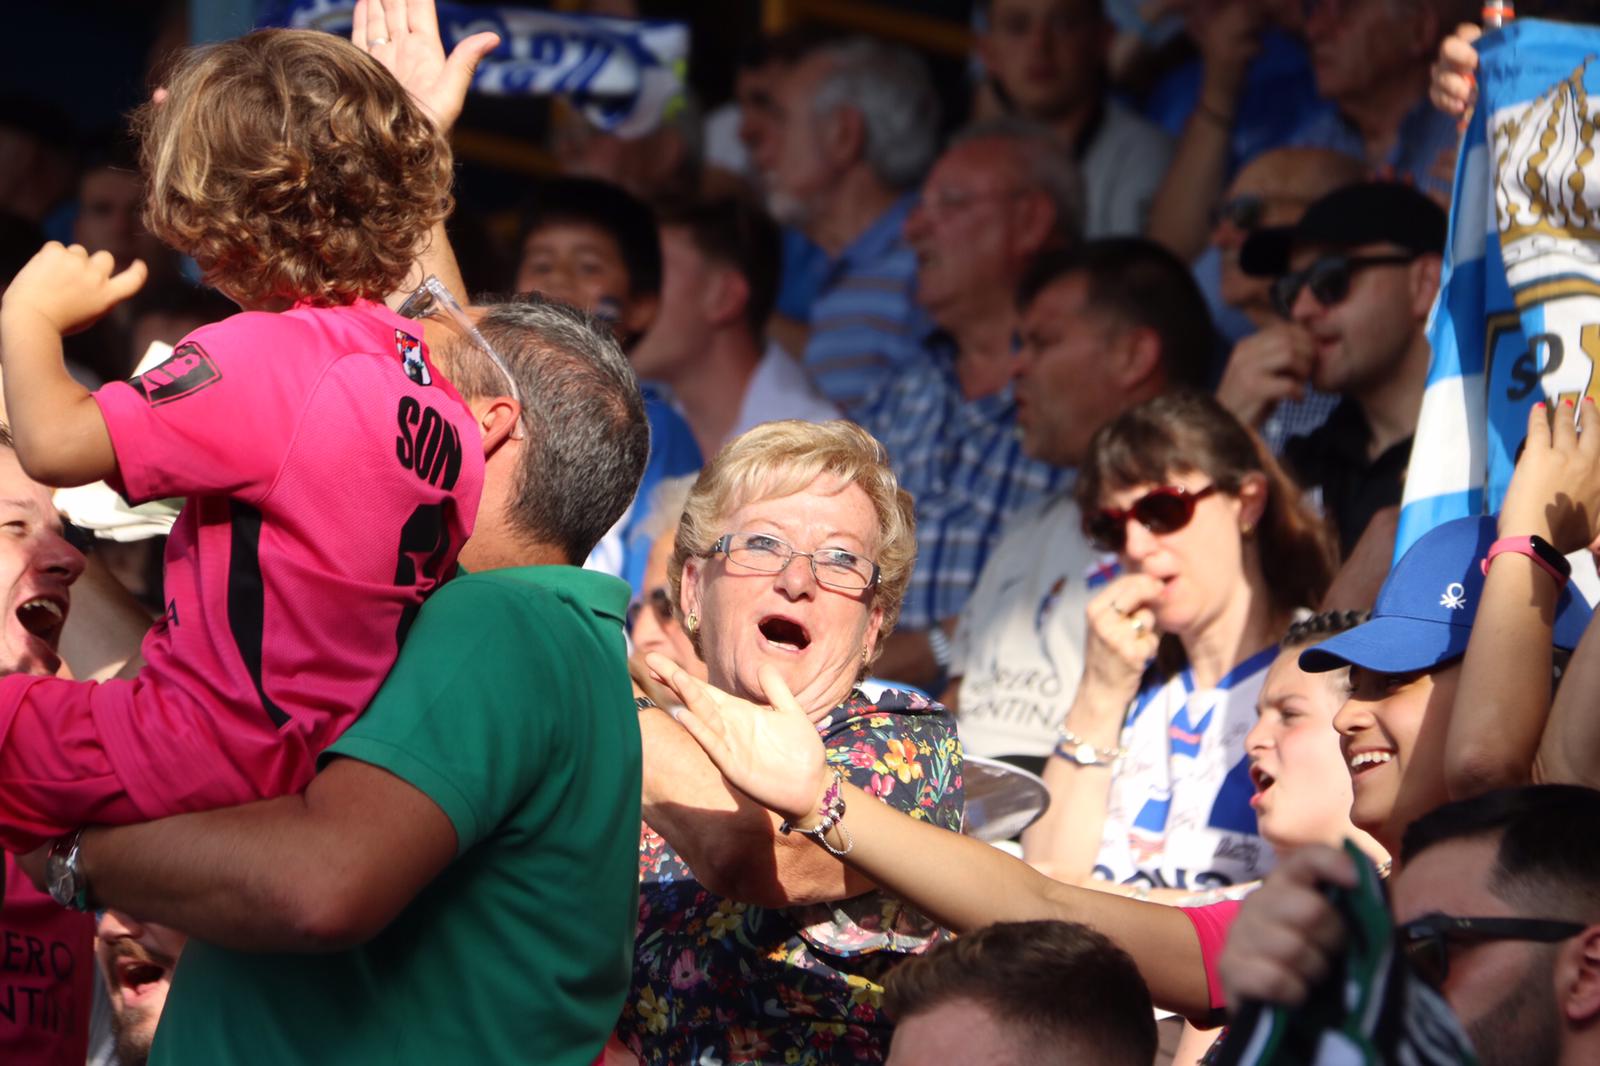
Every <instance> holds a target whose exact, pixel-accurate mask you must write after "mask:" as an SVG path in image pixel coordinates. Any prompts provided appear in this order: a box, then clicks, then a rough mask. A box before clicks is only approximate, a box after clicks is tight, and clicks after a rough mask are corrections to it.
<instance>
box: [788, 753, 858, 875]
mask: <svg viewBox="0 0 1600 1066" xmlns="http://www.w3.org/2000/svg"><path fill="white" fill-rule="evenodd" d="M843 786H844V774H842V773H840V772H839V770H838V769H837V768H835V769H834V771H833V783H832V784H830V785H829V786H828V789H827V791H826V792H824V793H823V794H822V805H821V806H820V807H818V808H817V815H818V816H819V817H820V818H821V819H822V820H821V821H819V822H818V823H817V824H816V825H815V826H813V827H811V828H810V829H801V828H800V827H799V826H794V825H790V824H789V821H788V819H784V821H783V822H781V823H780V824H779V825H778V832H780V833H782V834H784V835H785V836H787V835H789V834H790V833H800V834H802V835H804V836H808V837H811V838H812V839H814V840H815V841H816V842H817V843H818V844H821V845H822V846H823V847H824V848H827V849H828V853H829V854H831V855H836V856H844V855H848V854H850V849H851V848H854V847H855V846H856V842H855V841H854V840H853V839H851V837H850V830H848V829H846V828H845V827H844V826H843V825H840V824H839V823H841V822H842V821H844V794H843ZM834 826H838V827H839V836H840V837H841V838H843V840H844V848H843V849H842V850H841V849H839V848H836V847H834V846H833V845H832V844H830V843H828V830H830V829H832V828H833V827H834Z"/></svg>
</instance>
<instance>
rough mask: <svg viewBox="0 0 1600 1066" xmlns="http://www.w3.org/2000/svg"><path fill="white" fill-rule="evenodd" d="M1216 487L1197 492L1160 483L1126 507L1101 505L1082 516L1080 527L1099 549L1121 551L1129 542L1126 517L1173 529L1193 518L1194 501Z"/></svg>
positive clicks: (1165, 530)
mask: <svg viewBox="0 0 1600 1066" xmlns="http://www.w3.org/2000/svg"><path fill="white" fill-rule="evenodd" d="M1216 491H1217V487H1216V486H1215V485H1207V486H1206V487H1205V488H1203V489H1201V490H1200V491H1199V492H1190V491H1189V490H1188V489H1185V488H1180V487H1179V486H1177V485H1163V486H1161V487H1160V488H1159V489H1151V490H1150V491H1149V492H1147V493H1145V494H1144V495H1143V496H1140V497H1139V498H1138V499H1137V500H1134V501H1133V506H1131V507H1129V508H1128V509H1127V510H1126V511H1123V510H1119V509H1118V508H1115V507H1102V508H1100V510H1098V511H1096V512H1095V513H1094V514H1092V515H1090V516H1089V517H1088V518H1086V519H1084V523H1083V531H1084V532H1085V533H1086V534H1088V536H1089V540H1090V542H1091V543H1092V544H1094V546H1095V547H1096V548H1098V549H1099V550H1101V551H1103V552H1120V551H1121V550H1122V549H1123V547H1125V546H1126V545H1127V543H1128V519H1130V518H1131V519H1134V520H1136V521H1137V522H1138V523H1139V524H1140V525H1141V526H1143V527H1144V528H1146V529H1148V530H1149V531H1150V532H1152V533H1176V532H1177V531H1178V530H1180V529H1182V528H1183V527H1184V526H1186V525H1188V524H1189V522H1190V520H1191V519H1193V518H1194V508H1195V505H1196V504H1198V503H1199V502H1200V501H1201V500H1203V499H1205V498H1206V497H1207V496H1209V495H1211V494H1212V493H1213V492H1216Z"/></svg>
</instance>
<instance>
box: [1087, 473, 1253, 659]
mask: <svg viewBox="0 0 1600 1066" xmlns="http://www.w3.org/2000/svg"><path fill="white" fill-rule="evenodd" d="M1162 484H1166V485H1172V486H1175V487H1178V488H1182V489H1185V490H1187V491H1188V492H1190V493H1199V492H1200V491H1201V490H1202V489H1205V488H1207V487H1208V486H1210V485H1211V484H1212V482H1211V479H1210V478H1209V477H1208V476H1207V475H1205V474H1202V473H1199V472H1197V471H1186V472H1183V473H1173V474H1171V475H1169V476H1168V477H1167V479H1166V480H1165V482H1163V483H1162ZM1159 487H1160V485H1159V484H1156V483H1149V484H1142V485H1134V486H1131V487H1129V488H1124V489H1118V490H1116V491H1114V492H1112V493H1111V494H1110V495H1109V496H1102V498H1101V500H1100V505H1101V506H1102V507H1107V508H1115V509H1118V510H1126V509H1128V508H1129V507H1131V506H1132V505H1133V503H1134V502H1135V501H1136V500H1138V499H1139V498H1140V497H1142V496H1144V495H1146V494H1147V493H1149V492H1150V491H1151V490H1152V489H1156V488H1159ZM1266 491H1267V490H1266V481H1265V478H1263V477H1262V476H1261V475H1259V474H1257V475H1252V476H1249V477H1247V478H1246V479H1245V482H1244V484H1242V485H1241V486H1240V489H1239V492H1238V493H1237V494H1230V493H1225V492H1213V493H1210V494H1208V495H1207V496H1206V497H1205V498H1204V499H1201V500H1199V501H1197V502H1196V503H1195V507H1194V514H1193V517H1192V518H1191V519H1190V520H1189V522H1188V523H1187V524H1186V525H1184V526H1183V528H1181V529H1177V530H1174V531H1172V532H1171V533H1152V532H1150V531H1149V530H1148V529H1146V528H1145V527H1144V526H1143V525H1141V524H1140V523H1139V522H1137V521H1132V520H1130V521H1129V522H1128V523H1127V538H1128V540H1127V544H1126V545H1125V546H1124V548H1123V551H1122V563H1123V566H1124V567H1125V568H1126V569H1128V570H1129V571H1132V572H1137V573H1142V574H1148V575H1149V576H1151V577H1153V578H1156V579H1157V580H1158V581H1160V582H1161V592H1160V593H1159V594H1158V595H1157V597H1156V599H1155V600H1154V601H1152V602H1151V603H1149V604H1148V605H1147V606H1149V608H1150V610H1151V611H1152V612H1153V613H1154V614H1155V618H1156V626H1157V627H1158V628H1159V629H1160V630H1161V631H1162V632H1164V633H1173V634H1176V635H1177V636H1180V637H1184V636H1192V635H1196V634H1199V633H1201V632H1204V631H1205V629H1206V627H1208V626H1209V625H1210V624H1211V623H1213V622H1215V621H1216V620H1217V619H1218V618H1220V617H1221V616H1223V615H1224V614H1225V613H1227V612H1228V611H1229V609H1230V608H1236V607H1238V606H1239V605H1240V602H1241V600H1247V599H1248V598H1249V597H1250V595H1251V589H1250V585H1249V582H1248V579H1247V575H1246V568H1245V552H1246V550H1247V549H1246V545H1245V539H1244V535H1243V533H1242V532H1241V529H1242V528H1243V526H1244V525H1245V524H1252V525H1253V524H1254V523H1255V522H1256V521H1258V520H1259V518H1260V515H1261V511H1262V509H1263V506H1264V504H1265V502H1266Z"/></svg>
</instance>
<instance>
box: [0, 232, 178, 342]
mask: <svg viewBox="0 0 1600 1066" xmlns="http://www.w3.org/2000/svg"><path fill="white" fill-rule="evenodd" d="M115 270H116V260H115V259H114V258H113V257H112V255H111V253H110V252H95V253H94V254H93V255H90V254H89V251H88V249H86V248H84V246H83V245H81V244H74V245H72V246H71V247H70V248H68V247H63V246H62V244H61V242H60V241H51V242H50V243H48V244H46V245H45V246H44V247H43V248H41V249H39V251H38V253H37V254H36V255H34V257H33V258H32V259H30V260H28V262H27V265H26V266H24V267H23V268H22V269H21V270H20V271H19V272H18V273H17V276H16V277H15V278H12V279H11V284H10V285H9V286H7V288H6V290H5V293H6V295H5V309H6V311H7V312H11V313H15V312H17V311H19V310H22V311H28V312H31V313H33V314H36V315H38V316H40V317H41V318H43V319H44V320H45V321H46V322H48V323H49V324H50V326H51V327H53V328H54V329H55V331H56V332H57V333H60V334H62V335H63V336H65V335H66V334H69V333H77V332H78V331H79V330H84V329H88V328H89V327H90V326H92V325H94V324H95V323H96V322H98V321H99V320H100V319H101V318H102V317H103V316H104V315H105V314H106V312H108V311H110V310H111V309H112V308H113V307H115V306H117V304H119V303H121V302H122V301H123V300H126V299H127V298H128V297H130V296H132V295H133V294H134V293H136V292H138V291H139V289H140V288H141V287H142V286H143V285H144V281H145V277H146V276H147V275H148V273H149V271H148V270H147V269H146V267H145V265H144V261H143V260H139V259H135V260H134V261H133V262H132V263H131V264H130V265H129V266H128V267H127V268H126V269H124V270H121V271H118V272H116V273H113V271H115Z"/></svg>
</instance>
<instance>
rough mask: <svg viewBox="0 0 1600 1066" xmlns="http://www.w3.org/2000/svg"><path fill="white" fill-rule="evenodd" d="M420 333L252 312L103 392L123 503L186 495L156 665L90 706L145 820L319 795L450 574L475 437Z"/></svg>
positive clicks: (154, 645)
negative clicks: (311, 785)
mask: <svg viewBox="0 0 1600 1066" xmlns="http://www.w3.org/2000/svg"><path fill="white" fill-rule="evenodd" d="M421 332H422V331H421V329H420V327H419V326H418V325H417V324H416V323H414V322H411V321H409V320H407V319H404V318H401V317H399V316H398V315H396V314H394V313H393V312H392V311H390V310H389V309H388V308H386V307H383V306H382V305H379V304H375V303H371V302H367V301H361V302H359V303H357V304H355V305H353V306H349V307H337V308H312V307H297V308H295V309H294V310H291V311H288V312H285V313H283V314H267V313H261V312H247V313H244V314H239V315H234V316H233V317H232V318H229V319H227V320H226V321H224V322H220V323H217V324H216V325H211V326H206V327H204V328H202V329H199V330H196V331H195V332H194V333H192V334H190V335H189V336H188V337H187V338H185V339H184V341H183V342H182V343H180V344H179V345H178V347H177V349H176V350H175V351H174V352H173V354H172V356H171V358H169V359H168V360H167V361H166V362H164V363H162V364H161V366H159V367H157V368H155V369H153V370H151V371H149V372H147V373H145V374H143V375H141V376H140V377H138V378H135V379H134V380H133V381H131V382H117V383H114V384H111V385H107V386H105V387H104V388H102V389H101V390H100V391H99V392H97V393H95V399H96V401H98V403H99V405H100V409H101V411H102V412H103V414H104V415H105V420H106V425H107V426H108V428H109V429H110V433H111V441H112V445H113V447H114V448H115V450H116V455H117V466H118V479H116V480H113V481H112V484H113V486H114V487H116V488H117V489H118V490H119V491H122V492H123V494H124V495H125V496H127V497H128V498H129V499H130V500H133V501H135V502H138V501H143V500H150V499H155V498H160V497H169V496H187V497H188V498H189V499H188V502H187V503H186V504H185V506H184V508H183V512H182V513H181V514H180V515H179V516H178V521H177V525H176V526H175V527H174V528H173V531H172V537H171V539H170V541H169V542H168V544H167V552H166V597H167V605H166V615H165V617H164V618H163V619H161V620H160V621H159V622H157V623H156V625H155V627H154V628H152V629H151V631H150V634H149V636H148V637H146V639H145V641H144V646H143V654H144V658H145V661H146V664H147V665H146V666H145V668H144V670H143V671H142V672H141V673H140V675H139V677H138V678H137V679H136V680H135V681H133V682H112V683H107V684H104V685H100V686H98V687H97V688H96V689H95V691H94V695H93V697H92V698H93V706H94V715H95V723H96V726H97V727H98V729H99V733H100V736H101V737H102V738H103V739H104V742H105V745H106V750H107V754H108V756H109V757H110V759H111V762H112V764H113V766H114V767H115V768H116V770H117V771H118V775H119V777H120V778H121V780H122V783H123V785H124V787H125V788H126V790H127V793H128V796H129V798H130V799H131V800H132V801H133V803H134V804H135V806H137V807H139V808H140V810H141V811H143V812H144V814H145V815H146V817H150V818H154V817H158V816H160V815H162V814H167V813H172V812H174V811H178V810H197V809H205V808H210V807H216V806H225V805H231V804H235V803H240V802H243V801H245V800H248V799H251V798H255V797H265V796H275V795H282V794H285V793H290V792H295V791H298V790H299V789H301V788H302V787H304V786H305V784H306V783H307V782H308V781H309V780H310V779H311V776H312V774H313V772H314V770H315V759H316V756H317V755H318V754H319V753H320V752H321V751H322V750H323V749H324V748H325V747H327V746H328V745H329V744H330V743H332V742H333V740H334V739H335V738H337V737H338V736H339V735H340V733H342V732H343V731H344V729H345V728H346V727H347V726H349V725H350V723H351V722H352V721H354V720H355V719H356V718H357V717H358V716H359V715H360V714H361V712H362V711H363V710H364V709H365V708H366V706H367V703H368V702H369V701H370V700H371V698H372V696H373V694H374V693H375V692H376V691H377V689H378V686H379V684H381V683H382V681H383V679H384V676H385V675H386V674H387V673H388V671H389V668H390V666H392V665H393V663H394V660H395V656H396V655H397V653H398V650H399V645H400V641H401V639H402V638H403V637H404V635H405V631H406V630H407V628H409V625H410V622H411V619H412V618H413V617H414V616H415V614H416V611H417V609H418V607H419V606H420V605H421V603H422V600H423V598H424V597H425V596H426V595H427V594H428V593H429V592H431V591H432V590H433V589H434V588H436V587H437V586H438V584H439V583H440V582H441V581H443V580H444V579H446V578H447V577H448V576H449V575H450V573H451V572H452V571H453V569H454V567H455V561H456V553H457V552H458V551H459V550H460V549H461V545H462V543H463V542H464V541H465V540H466V538H467V535H468V534H469V533H470V532H471V530H472V523H473V520H474V518H475V517H476V514H477V508H478V497H479V494H480V492H481V491H482V487H483V446H482V438H481V437H480V435H479V433H478V431H477V428H476V423H475V421H474V420H473V418H472V415H471V412H470V411H469V410H468V409H467V406H466V404H465V403H464V402H463V401H462V399H461V397H460V395H459V394H457V392H456V391H455V389H454V388H452V387H451V386H450V384H449V383H448V382H446V381H445V380H444V378H443V377H442V376H441V375H439V374H438V373H437V372H436V371H434V370H433V369H432V366H431V364H430V363H429V362H428V360H427V357H426V350H425V348H424V347H423V345H422V343H421Z"/></svg>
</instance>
